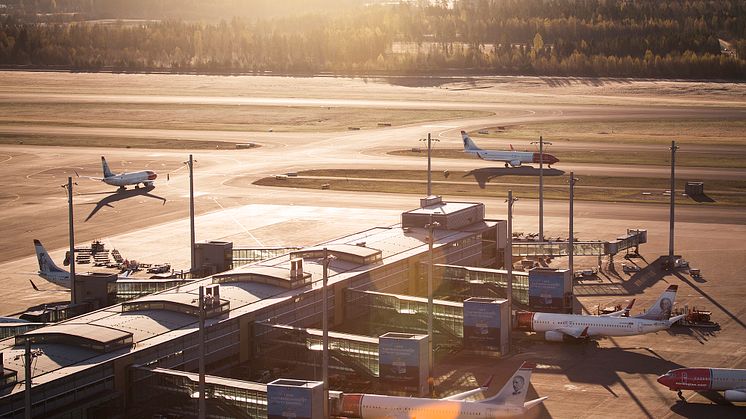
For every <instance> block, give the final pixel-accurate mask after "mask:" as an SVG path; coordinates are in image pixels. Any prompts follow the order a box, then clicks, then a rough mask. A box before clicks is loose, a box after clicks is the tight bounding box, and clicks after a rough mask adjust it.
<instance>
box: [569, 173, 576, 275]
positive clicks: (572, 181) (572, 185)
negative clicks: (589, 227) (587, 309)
mask: <svg viewBox="0 0 746 419" xmlns="http://www.w3.org/2000/svg"><path fill="white" fill-rule="evenodd" d="M577 181H578V179H577V178H576V177H575V174H574V173H573V172H570V237H568V238H567V257H568V262H567V265H568V269H569V270H570V275H571V277H572V278H575V272H574V271H573V260H572V257H573V254H574V253H575V247H574V244H573V242H574V241H575V239H574V237H573V234H574V233H573V215H574V211H573V201H574V199H575V182H577Z"/></svg>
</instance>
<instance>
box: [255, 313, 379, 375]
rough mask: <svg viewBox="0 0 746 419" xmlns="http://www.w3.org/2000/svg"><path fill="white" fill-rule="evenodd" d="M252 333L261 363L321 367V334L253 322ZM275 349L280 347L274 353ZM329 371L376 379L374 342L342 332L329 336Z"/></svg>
mask: <svg viewBox="0 0 746 419" xmlns="http://www.w3.org/2000/svg"><path fill="white" fill-rule="evenodd" d="M254 333H255V336H254V337H255V339H256V342H257V344H258V345H259V350H258V353H257V358H259V359H261V360H262V361H263V362H266V361H281V362H284V363H290V364H296V365H312V366H314V367H318V368H320V367H321V352H322V350H323V345H322V331H321V330H318V329H303V328H298V327H292V326H287V325H276V324H268V323H256V324H255V325H254ZM276 348H282V350H281V351H276V350H275V349H276ZM329 352H330V358H331V360H332V361H333V362H330V365H329V368H330V369H331V370H333V371H335V370H336V372H337V373H349V372H355V373H357V374H359V375H361V376H364V377H377V376H378V339H377V338H371V337H367V336H357V335H351V334H346V333H337V332H330V333H329Z"/></svg>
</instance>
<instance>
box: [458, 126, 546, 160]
mask: <svg viewBox="0 0 746 419" xmlns="http://www.w3.org/2000/svg"><path fill="white" fill-rule="evenodd" d="M461 139H462V140H463V141H464V152H466V153H470V154H476V155H477V156H478V157H479V158H480V159H482V160H489V161H502V162H505V167H509V166H512V167H518V166H520V165H521V164H523V163H540V161H539V160H540V159H541V160H542V161H543V162H544V163H545V164H546V165H547V166H548V167H550V168H551V167H552V165H553V164H554V163H557V162H558V161H559V159H558V158H556V157H554V156H553V155H551V154H547V153H543V154H544V157H543V159H542V157H541V154H542V153H533V152H530V151H515V150H513V146H510V148H511V150H510V151H498V150H483V149H481V148H479V147H477V145H476V144H475V143H474V140H472V139H471V138H470V137H469V134H467V133H466V131H461Z"/></svg>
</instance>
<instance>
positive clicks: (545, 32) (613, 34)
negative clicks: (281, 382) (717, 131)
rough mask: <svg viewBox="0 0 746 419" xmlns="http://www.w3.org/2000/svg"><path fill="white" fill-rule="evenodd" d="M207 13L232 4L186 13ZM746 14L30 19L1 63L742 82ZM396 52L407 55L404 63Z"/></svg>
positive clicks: (469, 4) (570, 7)
mask: <svg viewBox="0 0 746 419" xmlns="http://www.w3.org/2000/svg"><path fill="white" fill-rule="evenodd" d="M38 1H39V2H41V3H43V1H42V0H38ZM50 1H51V0H50ZM130 1H134V0H130ZM60 2H62V0H57V5H56V7H57V8H59V7H60V6H59V5H60ZM88 2H89V5H90V4H95V2H96V0H88ZM204 2H206V3H221V2H228V0H204V1H203V2H202V3H200V2H197V1H196V0H193V1H192V2H188V1H187V2H184V5H185V7H187V6H188V5H189V4H192V3H195V4H197V3H199V4H202V5H203V6H204V4H203V3H204ZM75 3H76V2H75V1H73V0H67V3H65V4H68V5H70V4H75ZM78 3H80V2H78ZM110 3H111V4H118V2H117V1H116V0H110ZM153 3H154V4H156V5H161V6H163V7H165V6H164V5H167V4H170V3H172V2H171V0H160V1H155V0H154V1H153ZM123 7H124V6H123ZM50 16H52V17H53V16H55V15H54V14H52V15H50ZM742 16H746V2H732V1H644V2H632V1H622V0H619V1H612V0H608V1H597V2H593V1H573V0H541V1H540V0H471V1H457V2H455V3H454V4H453V7H447V6H446V4H445V3H443V4H439V3H435V4H433V3H432V2H424V1H423V2H414V3H400V4H398V5H393V6H391V5H380V6H367V7H349V8H345V9H344V10H337V11H335V12H333V13H332V12H328V13H316V14H299V15H296V14H289V15H284V16H276V17H271V18H255V19H251V18H239V17H234V18H232V19H230V20H228V21H226V20H223V21H220V22H218V23H208V22H197V21H184V20H155V21H138V22H128V21H117V22H97V21H67V22H54V21H50V19H52V18H50V19H48V20H47V21H29V20H28V19H22V18H20V17H18V16H16V15H13V14H8V15H7V16H5V17H3V18H2V19H0V64H2V65H5V66H35V67H54V68H58V67H61V68H74V69H83V70H92V71H95V70H100V69H114V70H124V71H153V70H157V71H201V72H216V73H219V72H230V73H236V72H266V71H271V72H281V73H306V74H309V73H319V72H335V73H384V74H432V73H439V72H446V71H448V72H479V73H482V74H533V75H544V76H600V77H606V76H614V77H683V78H727V79H743V78H745V77H746V61H745V60H744V58H746V19H743V18H742ZM146 17H147V16H146ZM395 45H405V46H406V48H403V49H402V50H401V51H397V50H396V49H395V48H394V46H395Z"/></svg>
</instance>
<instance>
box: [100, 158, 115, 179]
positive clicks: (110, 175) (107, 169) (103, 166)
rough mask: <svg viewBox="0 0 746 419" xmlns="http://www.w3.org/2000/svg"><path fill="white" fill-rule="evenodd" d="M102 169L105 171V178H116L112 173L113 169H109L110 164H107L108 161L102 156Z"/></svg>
mask: <svg viewBox="0 0 746 419" xmlns="http://www.w3.org/2000/svg"><path fill="white" fill-rule="evenodd" d="M101 167H102V168H103V169H104V177H105V178H107V177H112V176H114V173H112V172H111V169H109V164H108V163H106V159H105V158H104V156H101Z"/></svg>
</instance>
